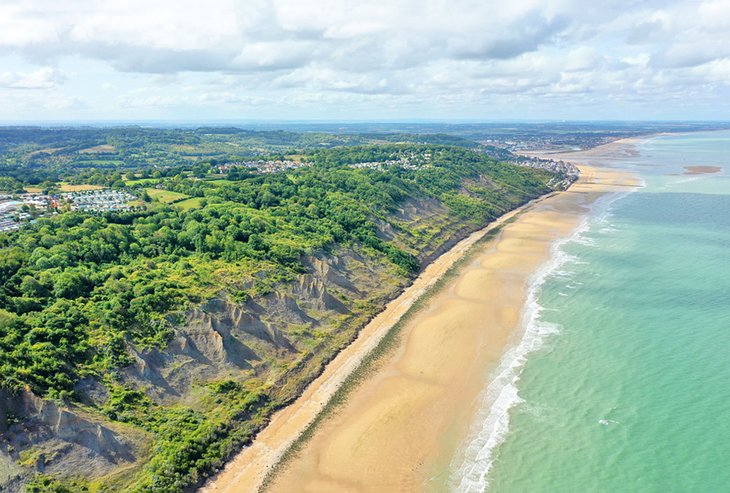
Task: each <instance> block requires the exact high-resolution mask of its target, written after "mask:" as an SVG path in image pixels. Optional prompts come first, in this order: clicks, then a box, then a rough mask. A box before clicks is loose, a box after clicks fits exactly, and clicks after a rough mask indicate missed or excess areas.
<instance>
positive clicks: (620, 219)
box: [459, 132, 730, 493]
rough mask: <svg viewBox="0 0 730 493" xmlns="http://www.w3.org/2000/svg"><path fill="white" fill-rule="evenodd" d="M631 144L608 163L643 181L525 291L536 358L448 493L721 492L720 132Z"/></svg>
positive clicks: (727, 451) (727, 449)
mask: <svg viewBox="0 0 730 493" xmlns="http://www.w3.org/2000/svg"><path fill="white" fill-rule="evenodd" d="M639 150H640V155H639V156H638V157H636V158H629V159H627V160H626V162H624V163H613V164H614V165H617V164H620V165H621V166H623V167H625V168H628V169H631V170H633V171H635V172H637V173H639V174H640V175H641V176H642V178H643V179H644V180H645V184H646V186H645V187H644V188H642V189H639V190H638V191H636V192H633V193H629V194H627V195H625V196H623V197H620V198H617V199H616V200H615V201H613V202H612V203H610V204H608V203H606V202H604V203H603V204H601V205H599V206H597V207H596V208H594V211H593V212H592V213H591V215H590V216H589V218H588V222H587V224H586V225H585V227H584V228H583V231H582V232H580V233H579V234H578V235H576V236H575V237H574V238H572V239H571V240H570V241H568V242H567V243H565V244H563V245H561V246H560V248H559V251H558V252H557V253H556V259H555V260H554V262H553V263H552V265H551V266H548V269H547V270H546V272H545V275H544V276H543V278H542V284H541V285H539V288H538V289H536V290H535V300H533V301H534V303H533V305H534V306H533V308H532V309H533V312H534V313H533V315H532V316H528V319H527V320H528V323H529V324H530V327H528V333H529V330H533V334H532V335H531V337H532V339H533V342H532V344H533V347H534V348H536V349H535V350H534V351H532V352H531V353H529V355H527V357H526V361H524V362H523V363H524V364H521V365H519V366H520V370H521V373H519V372H517V373H516V374H515V375H513V377H512V381H511V383H510V385H508V386H507V388H506V390H504V389H503V391H502V395H500V397H501V398H503V400H504V401H505V402H506V403H508V404H509V405H508V406H507V405H505V406H503V407H504V408H505V409H507V408H509V409H508V411H507V412H504V415H503V418H502V423H501V425H502V426H501V428H499V426H497V424H498V423H497V422H498V421H499V417H497V418H495V417H494V416H493V415H492V416H490V418H488V419H491V420H492V421H494V423H492V424H491V425H490V426H493V428H492V430H493V434H494V436H493V437H492V448H491V450H490V451H489V452H488V453H486V454H483V457H482V458H483V459H484V460H483V461H482V462H481V465H480V467H481V472H482V475H481V476H480V475H474V474H472V478H471V480H470V481H467V482H464V481H462V482H461V487H460V488H459V489H461V490H463V491H480V490H484V489H485V488H486V489H487V490H488V491H490V492H500V493H512V492H716V491H717V492H721V491H730V132H713V133H702V134H690V135H673V136H662V137H657V138H655V139H652V140H651V141H649V142H647V143H645V144H643V145H640V146H639ZM688 165H718V166H723V167H724V170H723V172H722V173H720V174H712V175H710V174H707V175H696V176H686V175H682V174H681V173H682V172H683V166H688ZM510 387H511V388H512V391H511V394H510V390H509V388H510ZM510 398H512V400H511V401H510ZM492 414H494V409H492ZM497 414H499V413H497ZM507 420H508V422H507ZM498 428H499V429H498ZM495 429H496V430H497V432H495V431H494V430H495ZM500 433H501V435H500ZM473 472H474V471H472V473H473Z"/></svg>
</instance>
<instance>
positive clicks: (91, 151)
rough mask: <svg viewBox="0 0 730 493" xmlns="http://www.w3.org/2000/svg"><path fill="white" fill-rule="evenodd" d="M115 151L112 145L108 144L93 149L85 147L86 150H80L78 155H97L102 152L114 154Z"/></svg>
mask: <svg viewBox="0 0 730 493" xmlns="http://www.w3.org/2000/svg"><path fill="white" fill-rule="evenodd" d="M115 151H116V149H115V148H114V146H113V145H109V144H102V145H98V146H94V147H87V148H86V149H81V150H80V151H79V154H99V153H102V152H115Z"/></svg>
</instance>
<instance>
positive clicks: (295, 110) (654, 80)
mask: <svg viewBox="0 0 730 493" xmlns="http://www.w3.org/2000/svg"><path fill="white" fill-rule="evenodd" d="M502 119H550V120H561V119H569V120H604V119H608V120H655V119H662V120H667V119H668V120H730V0H678V1H672V0H662V1H659V0H622V1H619V0H593V1H587V0H543V1H536V0H509V1H504V0H500V1H495V0H476V1H475V0H443V1H442V0H207V1H192V0H170V1H167V0H164V1H163V0H0V121H5V122H10V121H13V122H15V121H35V122H43V121H52V120H56V121H58V120H76V121H104V120H125V121H136V120H140V121H141V120H181V121H223V120H240V121H245V120H341V121H357V120H502Z"/></svg>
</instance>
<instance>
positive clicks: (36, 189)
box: [25, 187, 43, 193]
mask: <svg viewBox="0 0 730 493" xmlns="http://www.w3.org/2000/svg"><path fill="white" fill-rule="evenodd" d="M25 191H26V192H28V193H41V192H42V191H43V189H42V188H40V187H25Z"/></svg>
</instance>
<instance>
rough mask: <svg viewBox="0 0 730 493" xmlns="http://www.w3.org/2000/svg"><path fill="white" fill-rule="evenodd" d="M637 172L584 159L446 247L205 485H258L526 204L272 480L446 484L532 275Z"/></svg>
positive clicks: (381, 487) (305, 485) (315, 485)
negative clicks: (559, 186) (556, 184)
mask: <svg viewBox="0 0 730 493" xmlns="http://www.w3.org/2000/svg"><path fill="white" fill-rule="evenodd" d="M635 184H636V183H635V181H633V180H632V178H631V177H630V176H628V175H626V174H624V173H621V172H616V171H607V170H598V169H593V168H585V169H584V173H583V177H582V178H581V181H580V182H579V183H577V184H576V185H574V186H573V187H572V188H571V190H570V191H568V192H565V193H561V194H558V195H555V196H553V197H550V198H547V199H545V200H542V201H539V202H537V203H535V204H533V205H531V206H529V207H528V208H527V211H526V212H525V211H515V212H514V213H511V214H508V215H507V216H505V217H504V218H502V219H500V220H499V221H497V222H496V223H493V224H492V225H490V226H489V227H488V228H485V229H483V230H481V231H479V232H477V233H475V234H473V235H471V236H470V237H468V238H467V239H465V240H463V241H462V242H460V243H459V244H458V245H457V246H455V247H454V248H453V249H452V250H450V251H449V252H447V253H446V254H444V255H443V256H441V257H439V258H438V259H437V260H436V261H435V262H434V263H433V264H431V265H430V266H429V267H428V268H427V269H426V270H425V271H424V272H423V274H422V275H421V276H420V277H419V278H418V279H417V280H416V281H415V282H414V284H413V285H412V286H411V287H409V288H408V289H407V290H406V291H404V293H403V294H402V295H401V296H400V297H398V298H397V299H396V300H394V301H393V302H391V303H390V304H389V305H388V307H387V308H386V310H385V311H384V312H383V313H381V314H380V315H379V316H378V317H376V318H375V319H373V321H372V322H371V323H370V324H368V326H367V327H366V328H365V329H364V330H363V331H362V333H361V335H360V337H358V339H357V340H356V341H355V342H354V343H353V344H352V345H350V346H349V347H348V348H346V349H345V350H344V351H342V352H341V353H340V354H339V355H338V356H337V357H336V358H335V359H334V360H333V361H332V362H331V363H330V364H329V365H328V367H327V368H326V370H325V372H324V373H323V374H322V375H321V376H320V377H319V378H318V379H316V380H315V382H313V384H312V385H310V386H309V387H308V388H307V390H306V391H305V393H304V394H303V395H302V396H301V397H300V398H299V399H297V400H296V401H295V402H294V403H293V404H292V405H291V406H289V407H287V408H285V409H284V410H282V411H280V412H279V413H277V414H276V415H275V416H274V417H273V419H272V421H271V423H270V424H269V425H268V426H267V427H266V428H265V429H264V430H263V431H262V432H261V433H260V434H259V435H258V436H257V438H256V440H255V441H254V443H253V444H252V445H251V446H250V447H247V448H246V449H244V450H243V451H242V452H241V453H240V454H239V455H238V456H237V457H236V458H235V459H234V460H233V461H232V462H231V463H229V465H228V466H227V467H226V469H225V470H224V471H223V472H222V473H221V474H219V475H218V476H217V477H216V478H214V480H213V481H211V482H209V483H208V484H207V485H206V486H205V487H204V488H203V491H204V492H244V491H256V490H257V489H258V488H259V486H260V485H261V481H262V479H263V477H264V476H265V475H266V473H267V471H268V470H269V469H270V468H271V467H273V465H275V464H276V463H277V462H278V460H279V459H280V458H281V456H282V455H283V454H284V452H285V451H286V450H287V449H288V448H289V446H290V445H291V443H292V442H293V441H294V439H295V438H296V437H297V436H299V435H300V434H301V432H302V431H303V430H304V429H305V428H306V427H307V425H308V424H309V423H310V422H311V421H312V420H313V419H314V417H316V416H317V414H318V413H319V412H320V411H321V409H322V408H323V407H324V405H325V403H326V402H327V401H328V400H329V398H330V397H331V396H332V395H333V394H334V392H335V391H336V390H337V388H339V387H340V385H341V384H342V382H343V381H344V380H345V379H346V378H347V376H348V375H350V374H351V373H352V371H353V370H354V369H355V368H356V367H357V366H358V364H359V363H360V362H361V361H362V359H363V357H364V356H365V355H366V354H367V353H368V352H369V351H370V350H371V349H372V348H374V347H375V346H376V345H377V344H378V342H379V341H380V340H381V339H382V337H383V336H384V335H385V334H386V333H387V331H388V329H389V328H390V327H392V325H393V324H394V323H395V322H396V321H397V320H398V319H399V318H400V317H401V316H402V315H403V313H405V312H406V311H407V310H408V308H409V307H410V306H411V305H412V304H413V302H414V301H415V300H416V299H418V298H419V296H421V295H422V294H423V293H424V292H426V291H427V290H428V288H429V287H430V286H431V285H433V284H434V283H435V282H436V281H437V280H438V279H439V278H440V277H441V276H442V275H443V274H444V273H445V272H446V271H447V270H448V269H449V267H450V266H451V265H453V263H454V262H455V261H456V260H458V259H459V258H461V257H462V256H463V255H464V252H466V251H467V250H469V248H470V247H471V246H472V245H474V243H475V242H477V241H478V239H479V238H481V237H482V236H483V235H484V234H486V233H487V232H488V231H489V230H491V229H493V228H495V227H496V226H498V225H501V224H503V223H505V221H506V220H507V219H509V218H511V217H513V216H515V215H517V214H519V218H518V219H517V220H516V221H514V222H512V223H510V224H507V225H506V226H504V229H503V230H502V231H501V233H500V234H499V236H498V237H497V238H496V239H495V240H493V241H491V242H487V243H484V244H480V245H479V247H478V248H479V251H477V252H475V256H474V257H473V258H472V259H471V261H470V262H469V264H468V265H466V266H464V267H462V269H461V270H460V273H459V275H458V276H456V277H455V278H454V279H453V280H452V281H450V282H449V283H447V285H446V286H445V288H444V289H442V290H441V291H440V292H439V293H438V294H437V295H436V296H434V297H433V298H432V299H431V300H430V301H429V303H428V306H427V307H425V308H424V309H423V310H421V311H420V312H419V313H418V314H417V315H416V316H415V317H414V318H412V319H411V320H410V321H409V322H408V323H407V324H406V325H405V327H403V331H402V337H401V339H400V343H399V345H398V347H397V348H396V349H395V350H394V351H393V352H392V354H390V355H389V356H388V357H387V358H386V360H385V361H384V362H383V364H382V365H381V366H380V367H379V369H378V370H377V371H376V372H374V373H373V374H372V375H371V376H370V378H368V379H367V380H366V381H365V382H363V383H362V384H361V385H360V386H359V387H358V388H357V389H356V390H355V391H354V392H353V393H352V395H351V396H350V398H349V399H348V401H347V402H346V403H344V404H343V405H342V406H341V407H340V408H339V409H338V412H337V413H336V415H334V416H332V417H330V418H329V419H328V420H327V421H325V422H324V423H323V424H321V425H320V426H319V427H318V428H317V430H316V432H315V433H314V436H313V437H312V438H311V440H309V441H308V442H307V443H306V444H305V445H304V448H303V449H302V450H301V453H300V454H298V456H297V457H296V458H294V459H293V460H291V461H290V462H289V463H288V464H287V466H286V467H285V468H284V469H283V470H282V471H281V472H280V473H279V474H277V475H276V477H275V481H274V482H273V483H272V484H271V486H270V489H271V490H272V491H286V492H291V491H323V492H324V491H363V492H365V491H418V490H424V489H430V488H429V486H431V487H435V488H436V489H438V488H437V485H439V484H442V483H443V481H445V478H444V471H445V468H446V465H448V463H449V461H450V459H451V457H452V455H453V453H454V451H455V449H456V447H457V446H458V443H459V439H460V438H463V437H464V436H465V434H466V433H467V431H468V425H469V422H470V416H471V415H472V413H473V412H474V411H475V409H474V402H475V400H476V398H477V396H478V395H479V393H480V391H481V390H482V388H483V387H484V385H485V375H487V374H488V371H489V369H490V367H493V366H494V365H495V364H496V362H497V361H498V360H499V358H500V356H501V354H502V353H503V352H504V350H505V347H506V346H507V345H508V344H509V343H510V341H511V340H512V339H513V338H514V336H515V330H516V328H517V326H518V322H519V317H520V313H521V310H522V304H523V301H524V296H525V287H526V282H527V280H528V279H529V277H530V276H531V275H532V273H533V272H534V271H535V270H536V269H537V268H538V267H539V266H540V265H541V264H542V263H544V262H545V260H546V259H547V258H548V256H549V252H550V247H551V245H552V244H553V243H554V241H555V240H556V239H558V238H561V237H565V236H567V235H568V234H570V232H571V231H572V230H573V229H574V228H575V227H576V226H577V224H578V223H579V221H580V219H581V217H582V216H583V215H584V214H585V213H586V211H587V207H588V206H589V205H590V203H592V202H593V201H594V200H596V199H597V198H598V197H599V196H601V195H602V194H604V193H606V192H610V191H613V190H617V189H625V187H626V186H631V185H635Z"/></svg>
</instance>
